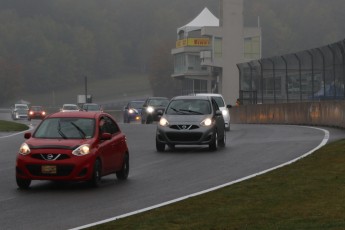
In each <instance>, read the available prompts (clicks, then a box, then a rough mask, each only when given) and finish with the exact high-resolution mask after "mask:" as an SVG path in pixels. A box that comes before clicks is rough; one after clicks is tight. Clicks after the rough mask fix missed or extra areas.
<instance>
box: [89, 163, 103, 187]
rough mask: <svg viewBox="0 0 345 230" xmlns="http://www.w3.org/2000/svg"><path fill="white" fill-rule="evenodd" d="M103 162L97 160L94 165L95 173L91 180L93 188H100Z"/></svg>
mask: <svg viewBox="0 0 345 230" xmlns="http://www.w3.org/2000/svg"><path fill="white" fill-rule="evenodd" d="M101 168H102V167H101V161H100V160H99V159H96V161H95V163H94V165H93V173H92V178H91V180H90V185H91V186H92V187H99V186H100V184H101V178H102V176H101V173H102V172H101Z"/></svg>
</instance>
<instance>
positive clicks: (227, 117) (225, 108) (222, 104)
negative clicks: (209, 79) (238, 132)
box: [195, 93, 231, 131]
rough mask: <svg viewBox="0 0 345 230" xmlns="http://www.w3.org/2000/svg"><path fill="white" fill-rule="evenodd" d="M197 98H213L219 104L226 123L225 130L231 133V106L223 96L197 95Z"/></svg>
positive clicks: (213, 94)
mask: <svg viewBox="0 0 345 230" xmlns="http://www.w3.org/2000/svg"><path fill="white" fill-rule="evenodd" d="M195 95H196V96H210V97H212V98H213V99H214V100H215V101H216V102H217V104H218V106H219V109H220V110H221V111H222V114H223V117H224V122H225V129H226V131H230V113H229V108H231V105H227V104H226V103H225V100H224V98H223V96H222V95H221V94H216V93H197V94H195Z"/></svg>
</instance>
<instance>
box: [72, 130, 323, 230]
mask: <svg viewBox="0 0 345 230" xmlns="http://www.w3.org/2000/svg"><path fill="white" fill-rule="evenodd" d="M303 127H306V128H312V129H317V130H321V131H323V132H324V134H325V135H324V137H323V139H322V141H321V143H320V144H319V145H318V146H316V147H315V148H314V149H312V150H310V151H309V152H307V153H305V154H303V155H302V156H300V157H297V158H295V159H293V160H291V161H288V162H285V163H283V164H281V165H278V166H275V167H273V168H270V169H266V170H264V171H261V172H258V173H255V174H252V175H249V176H246V177H243V178H240V179H238V180H234V181H231V182H228V183H225V184H222V185H219V186H216V187H213V188H209V189H206V190H203V191H200V192H197V193H193V194H190V195H187V196H183V197H180V198H177V199H174V200H170V201H167V202H164V203H161V204H157V205H153V206H151V207H147V208H143V209H140V210H137V211H133V212H129V213H126V214H123V215H119V216H115V217H112V218H109V219H105V220H102V221H98V222H95V223H91V224H87V225H83V226H80V227H76V228H72V229H70V230H79V229H84V228H89V227H92V226H96V225H99V224H104V223H107V222H110V221H114V220H118V219H121V218H125V217H128V216H132V215H135V214H138V213H142V212H146V211H149V210H153V209H156V208H160V207H163V206H166V205H169V204H172V203H176V202H179V201H182V200H186V199H188V198H191V197H195V196H199V195H201V194H205V193H208V192H212V191H215V190H217V189H221V188H224V187H226V186H229V185H233V184H236V183H239V182H242V181H244V180H248V179H251V178H253V177H256V176H259V175H262V174H265V173H267V172H270V171H273V170H275V169H278V168H282V167H284V166H286V165H289V164H292V163H294V162H296V161H298V160H300V159H302V158H304V157H306V156H308V155H310V154H312V153H313V152H315V151H316V150H318V149H319V148H321V147H322V146H324V145H325V144H326V143H327V142H328V140H329V131H328V130H325V129H321V128H316V127H309V126H303Z"/></svg>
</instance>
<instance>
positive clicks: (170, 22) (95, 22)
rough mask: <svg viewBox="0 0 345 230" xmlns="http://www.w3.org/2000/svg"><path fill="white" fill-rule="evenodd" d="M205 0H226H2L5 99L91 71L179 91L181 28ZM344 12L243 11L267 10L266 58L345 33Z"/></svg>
mask: <svg viewBox="0 0 345 230" xmlns="http://www.w3.org/2000/svg"><path fill="white" fill-rule="evenodd" d="M225 1H226V0H225ZM204 7H207V8H209V9H210V11H211V12H212V13H213V14H214V15H215V16H217V17H219V1H218V0H188V1H185V0H183V1H182V0H174V1H169V0H29V1H28V0H0V105H8V104H9V103H13V102H14V101H15V100H18V99H25V98H27V97H28V95H46V94H49V93H51V92H58V91H64V90H66V89H68V88H73V87H76V85H79V86H80V85H83V84H84V82H83V81H84V80H83V79H84V77H85V76H87V78H88V81H89V83H90V87H92V84H93V82H99V81H104V82H107V84H108V85H109V83H108V82H109V81H111V80H112V79H124V78H128V77H129V76H133V75H135V76H142V77H145V81H147V82H148V84H149V87H150V88H151V89H152V93H153V94H154V95H160V96H168V97H171V96H174V94H176V92H178V88H179V82H178V81H176V80H173V79H172V78H171V77H170V75H171V74H172V73H173V60H172V56H171V54H170V52H171V49H172V48H174V47H175V42H176V38H177V35H176V30H177V28H178V27H181V26H183V25H185V24H187V23H188V22H190V21H191V20H192V19H194V18H195V17H196V16H197V15H198V14H199V13H200V12H201V11H202V10H203V8H204ZM344 12H345V3H344V1H343V0H329V1H325V0H303V1H301V0H289V1H286V0H244V12H243V13H244V26H257V25H258V17H259V18H260V26H261V27H262V48H263V50H262V54H263V57H264V58H265V57H270V56H276V55H282V54H286V53H292V52H297V51H300V50H305V49H311V48H315V47H319V46H323V45H327V44H329V43H333V42H337V41H339V40H342V39H344V38H345V25H344V22H345V14H344ZM139 82H140V81H133V84H132V87H133V90H136V89H135V87H137V88H138V89H140V87H142V84H141V85H140V83H139ZM114 87H115V86H114ZM117 87H121V86H117ZM100 90H102V89H100ZM114 90H116V88H114ZM74 99H75V98H73V100H74ZM38 103H39V101H38ZM36 104H37V103H36Z"/></svg>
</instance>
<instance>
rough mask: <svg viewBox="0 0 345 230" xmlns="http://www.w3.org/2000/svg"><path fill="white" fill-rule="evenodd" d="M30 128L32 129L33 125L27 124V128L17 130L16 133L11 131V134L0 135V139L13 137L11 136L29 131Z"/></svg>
mask: <svg viewBox="0 0 345 230" xmlns="http://www.w3.org/2000/svg"><path fill="white" fill-rule="evenodd" d="M32 129H33V126H32V125H29V129H27V130H24V131H21V132H18V133H12V134H10V135H6V136H0V139H2V138H8V137H13V136H16V135H18V134H21V133H25V132H28V131H30V130H32Z"/></svg>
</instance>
